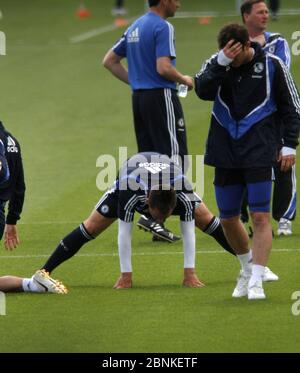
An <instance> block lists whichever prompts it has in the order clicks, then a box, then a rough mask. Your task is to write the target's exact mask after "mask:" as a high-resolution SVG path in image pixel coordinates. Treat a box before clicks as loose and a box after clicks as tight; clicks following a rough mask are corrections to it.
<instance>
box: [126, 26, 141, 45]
mask: <svg viewBox="0 0 300 373" xmlns="http://www.w3.org/2000/svg"><path fill="white" fill-rule="evenodd" d="M127 41H128V43H138V42H139V41H140V38H139V29H138V27H137V28H135V29H134V30H133V31H131V33H130V34H129V35H128V39H127Z"/></svg>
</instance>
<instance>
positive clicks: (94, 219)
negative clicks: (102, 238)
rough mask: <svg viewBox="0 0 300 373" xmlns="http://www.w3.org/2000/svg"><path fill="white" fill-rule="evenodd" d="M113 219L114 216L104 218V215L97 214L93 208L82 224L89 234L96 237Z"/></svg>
mask: <svg viewBox="0 0 300 373" xmlns="http://www.w3.org/2000/svg"><path fill="white" fill-rule="evenodd" d="M115 220H116V218H106V217H105V216H103V215H101V214H99V212H98V211H97V210H93V211H92V213H91V215H90V216H89V217H88V218H87V219H86V220H85V221H84V222H83V224H84V226H85V228H86V229H87V231H88V232H89V234H90V235H92V236H93V237H97V236H98V235H99V234H100V233H102V232H103V231H105V229H106V228H108V227H109V226H110V225H111V224H112V223H113V222H114V221H115Z"/></svg>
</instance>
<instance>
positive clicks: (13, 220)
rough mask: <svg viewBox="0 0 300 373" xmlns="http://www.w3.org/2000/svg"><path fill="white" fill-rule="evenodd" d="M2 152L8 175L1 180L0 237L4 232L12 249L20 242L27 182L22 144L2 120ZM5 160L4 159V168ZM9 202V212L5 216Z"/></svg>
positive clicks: (6, 244)
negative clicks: (20, 223) (18, 226)
mask: <svg viewBox="0 0 300 373" xmlns="http://www.w3.org/2000/svg"><path fill="white" fill-rule="evenodd" d="M1 149H2V150H1ZM0 154H1V157H5V158H4V159H5V160H6V161H7V166H8V168H7V171H6V175H7V177H5V178H4V181H3V179H2V182H0V239H1V238H2V236H3V234H4V245H5V248H6V249H8V250H12V249H14V248H16V247H17V246H18V244H19V236H18V231H17V221H18V220H19V219H20V215H21V212H22V209H23V203H24V196H25V182H24V171H23V163H22V156H21V148H20V144H19V142H18V141H17V139H16V138H15V137H14V136H13V135H12V134H10V133H9V132H8V131H6V129H5V128H4V126H3V124H2V122H1V121H0ZM5 160H3V159H2V162H1V166H2V168H3V167H4V164H5ZM2 171H3V170H1V172H0V174H1V173H2ZM7 202H8V213H7V216H5V206H6V203H7Z"/></svg>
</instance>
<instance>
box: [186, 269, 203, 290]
mask: <svg viewBox="0 0 300 373" xmlns="http://www.w3.org/2000/svg"><path fill="white" fill-rule="evenodd" d="M182 285H183V286H185V287H188V288H202V287H203V286H205V285H204V283H203V282H201V281H200V280H199V278H198V276H197V275H196V273H195V269H194V268H185V269H184V279H183V283H182Z"/></svg>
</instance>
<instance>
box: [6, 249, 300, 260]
mask: <svg viewBox="0 0 300 373" xmlns="http://www.w3.org/2000/svg"><path fill="white" fill-rule="evenodd" d="M278 252H279V253H287V252H288V253H289V252H300V249H273V250H272V253H278ZM182 254H183V252H182V251H159V252H144V253H133V254H132V255H133V256H161V255H182ZM196 254H226V251H225V250H200V251H196ZM118 255H119V254H118V253H117V252H115V253H98V254H97V253H93V254H77V255H75V256H77V257H82V258H85V257H89V258H97V257H105V256H109V257H115V256H118ZM49 256H50V254H38V255H14V256H9V255H3V256H2V255H1V256H0V261H1V259H32V258H48V257H49Z"/></svg>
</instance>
